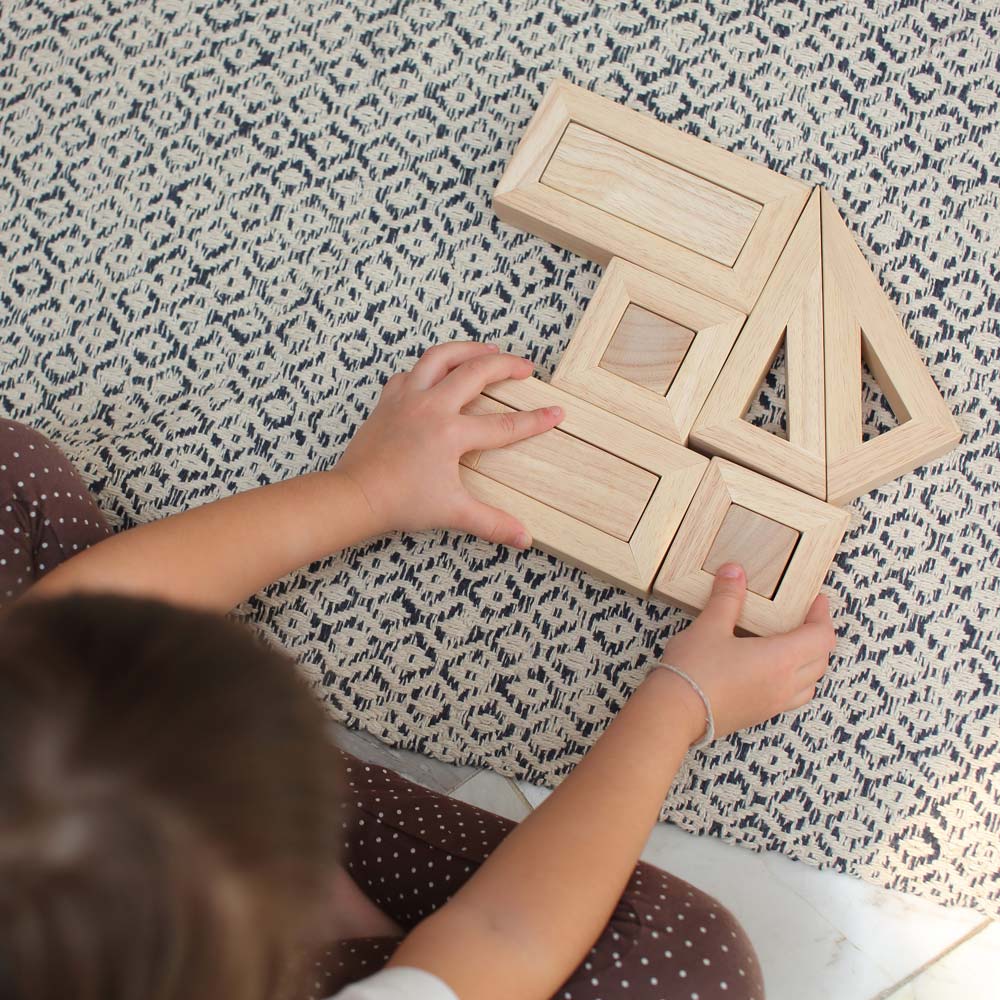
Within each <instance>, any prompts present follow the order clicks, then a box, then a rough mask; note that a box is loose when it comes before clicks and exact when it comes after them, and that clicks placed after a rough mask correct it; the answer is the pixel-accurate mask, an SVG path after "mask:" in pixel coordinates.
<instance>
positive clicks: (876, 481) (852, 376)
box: [821, 191, 961, 504]
mask: <svg viewBox="0 0 1000 1000" xmlns="http://www.w3.org/2000/svg"><path fill="white" fill-rule="evenodd" d="M821 206H822V226H823V303H824V305H823V308H824V327H825V360H826V426H827V499H828V500H829V501H830V502H831V503H838V504H839V503H847V502H849V501H850V500H853V499H854V498H855V497H858V496H861V495H862V494H863V493H867V492H868V491H869V490H872V489H875V488H876V487H878V486H881V485H883V484H885V483H887V482H889V481H891V480H893V479H895V478H897V477H898V476H901V475H903V474H905V473H907V472H911V471H912V470H913V469H915V468H917V467H918V466H920V465H923V464H925V463H927V462H930V461H932V460H934V459H935V458H938V457H940V456H941V455H943V454H945V453H947V452H948V451H950V450H951V449H952V448H954V447H955V446H956V445H957V444H958V442H959V441H960V440H961V431H960V430H959V427H958V424H957V423H956V422H955V418H954V417H953V416H952V413H951V410H950V409H949V407H948V405H947V403H945V401H944V399H943V398H942V396H941V393H940V391H939V390H938V387H937V386H936V385H935V384H934V379H933V378H932V377H931V374H930V372H929V371H928V370H927V368H926V366H925V365H924V362H923V359H922V358H921V356H920V352H919V351H918V350H917V347H916V345H915V344H914V343H913V341H912V340H911V339H910V337H909V335H908V334H907V333H906V330H905V329H904V328H903V325H902V323H901V322H900V320H899V317H898V316H897V315H896V311H895V309H894V308H893V306H892V303H891V302H890V301H889V299H888V297H887V296H886V294H885V292H884V291H883V290H882V287H881V285H880V284H879V282H878V279H877V278H876V277H875V275H874V273H873V272H872V270H871V268H870V267H869V266H868V262H867V261H866V260H865V258H864V255H863V254H862V253H861V250H860V249H859V247H858V245H857V243H856V242H855V240H854V237H853V235H852V234H851V232H850V230H849V229H848V227H847V224H846V222H845V221H844V219H843V218H842V216H841V215H840V213H839V212H838V211H837V209H836V206H835V205H834V204H833V200H832V199H831V197H830V195H829V193H828V192H827V191H823V192H822V194H821ZM862 356H864V358H865V360H866V361H867V363H868V365H869V367H870V368H871V370H872V373H873V374H874V375H875V378H876V379H877V380H878V382H879V384H880V385H881V387H882V390H883V392H885V394H886V396H887V398H888V400H889V404H890V405H891V406H892V408H893V411H894V412H895V414H896V418H897V420H899V421H900V423H899V424H898V426H896V427H893V428H891V429H890V430H888V431H886V432H885V433H884V434H880V435H879V436H878V437H875V438H873V439H871V440H869V441H863V440H862V432H863V429H862V413H861V382H862V377H861V358H862Z"/></svg>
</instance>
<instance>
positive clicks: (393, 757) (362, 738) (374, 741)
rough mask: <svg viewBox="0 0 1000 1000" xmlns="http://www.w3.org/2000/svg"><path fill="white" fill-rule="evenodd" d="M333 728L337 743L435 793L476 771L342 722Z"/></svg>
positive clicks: (448, 789)
mask: <svg viewBox="0 0 1000 1000" xmlns="http://www.w3.org/2000/svg"><path fill="white" fill-rule="evenodd" d="M330 728H331V730H332V732H333V738H334V740H336V742H337V745H338V746H339V747H341V748H342V749H343V750H346V751H347V752H348V753H350V754H354V756H355V757H359V758H360V759H361V760H363V761H364V762H365V763H366V764H380V765H381V766H382V767H388V768H390V769H391V770H393V771H396V772H397V773H398V774H401V775H402V776H403V777H404V778H409V780H410V781H414V782H416V783H417V784H418V785H423V786H424V787H425V788H433V789H434V791H436V792H445V793H448V792H450V791H451V790H452V789H453V788H457V787H458V786H459V785H460V784H461V783H462V782H463V781H465V780H467V779H468V778H470V777H472V775H474V774H476V773H477V772H476V768H474V767H465V766H461V765H457V764H445V763H444V762H443V761H440V760H434V759H433V758H432V757H425V756H424V755H423V754H420V753H413V752H412V751H410V750H398V749H397V748H396V747H390V746H388V745H387V744H385V743H383V742H382V741H381V740H380V739H378V738H377V737H375V736H372V735H371V734H370V733H366V732H363V731H362V730H360V729H348V728H347V727H346V726H344V725H342V724H341V723H339V722H331V723H330Z"/></svg>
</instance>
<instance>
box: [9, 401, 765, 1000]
mask: <svg viewBox="0 0 1000 1000" xmlns="http://www.w3.org/2000/svg"><path fill="white" fill-rule="evenodd" d="M109 534H110V528H109V527H108V524H107V522H106V520H105V518H104V516H103V515H102V514H101V512H100V510H99V509H98V508H97V505H96V504H95V503H94V501H93V499H92V498H91V496H90V494H89V493H88V491H87V487H86V485H85V484H84V483H83V481H82V480H81V479H80V477H79V475H78V474H77V473H76V471H75V469H73V467H72V465H71V464H70V463H69V461H68V459H67V458H66V457H65V456H64V455H63V454H62V453H61V452H60V451H59V450H58V449H57V448H56V446H55V445H53V444H52V443H51V442H49V441H47V440H46V439H45V438H44V437H42V436H41V435H40V434H38V433H37V432H35V431H33V430H30V429H29V428H27V427H24V426H23V425H21V424H17V423H13V422H12V421H9V420H0V606H2V605H3V604H4V603H9V602H10V601H11V600H14V599H15V598H16V597H17V596H19V595H20V594H21V593H22V592H23V591H24V590H26V589H27V588H28V587H29V586H30V585H31V584H32V583H34V582H35V581H36V580H38V579H40V578H41V577H42V576H44V575H45V574H46V573H47V572H49V571H50V570H52V569H53V568H54V567H55V566H57V565H59V563H61V562H63V561H64V560H66V559H69V558H71V557H72V556H73V555H75V554H76V553H78V552H81V551H83V550H84V549H86V548H88V547H89V546H90V545H93V544H94V543H95V542H98V541H100V540H101V539H102V538H105V537H106V536H107V535H109ZM344 759H345V770H346V776H347V782H348V794H347V796H346V800H345V802H344V807H343V820H342V833H343V844H342V847H343V851H344V865H345V867H346V868H347V870H348V872H349V873H350V875H351V877H352V878H353V879H354V881H355V882H357V884H358V885H359V886H360V887H361V889H362V890H363V891H364V893H365V894H366V895H367V896H368V898H369V899H371V900H372V902H374V903H375V904H376V905H377V906H378V907H380V908H381V909H382V910H383V912H385V913H386V914H388V915H389V916H390V917H392V919H393V920H394V921H395V922H396V923H398V924H399V925H401V926H402V927H403V928H405V929H410V928H412V927H415V926H416V925H417V924H418V923H419V922H420V921H421V920H422V919H423V918H424V917H426V916H428V915H429V914H430V913H433V912H434V910H436V909H437V908H438V907H440V906H443V905H444V904H445V903H446V902H447V901H448V899H450V898H451V896H452V895H454V893H455V892H456V891H457V890H458V889H459V888H460V887H461V886H462V885H463V884H464V883H465V882H466V881H467V880H468V879H469V878H470V877H471V876H472V875H473V874H474V873H475V871H476V869H477V868H478V867H479V865H480V864H482V862H483V861H485V860H486V858H487V857H489V855H490V853H491V851H492V850H493V849H494V848H495V847H496V846H497V845H498V844H499V843H500V841H501V840H503V838H504V837H505V836H506V835H507V834H508V833H509V832H510V831H511V830H512V829H513V828H514V825H515V824H514V823H512V822H510V821H509V820H507V819H504V818H502V817H500V816H496V815H494V814H493V813H490V812H486V811H485V810H482V809H477V808H475V807H474V806H469V805H466V804H464V803H461V802H456V801H454V800H453V799H449V798H448V797H447V796H444V795H439V794H437V793H436V792H432V791H430V790H428V789H426V788H422V787H421V786H419V785H415V784H413V783H412V782H409V781H406V780H405V779H404V778H402V777H400V776H399V775H398V774H396V773H394V772H393V771H389V770H388V769H386V768H383V767H378V766H376V765H374V764H365V763H364V762H362V761H359V760H357V759H356V758H354V757H351V756H350V755H348V754H344ZM399 940H400V939H398V938H392V937H385V938H352V939H349V940H342V941H336V942H331V943H330V944H329V945H328V946H327V947H325V948H323V949H321V951H320V952H319V953H318V954H317V955H315V956H314V957H313V958H312V960H311V962H310V965H309V970H308V971H309V975H308V976H307V977H306V982H305V984H304V990H303V993H302V995H303V996H308V997H310V998H315V1000H320V998H323V997H328V996H330V995H331V994H334V993H336V992H337V991H338V990H340V989H342V988H343V987H344V986H346V985H348V984H349V983H352V982H356V981H358V980H359V979H364V978H365V977H366V976H370V975H373V974H374V973H375V972H377V971H378V970H379V969H381V968H382V967H383V966H384V965H385V963H386V962H387V961H388V960H389V958H390V957H391V955H392V953H393V951H395V949H396V947H397V945H398V944H399ZM763 996H764V988H763V982H762V979H761V973H760V967H759V965H758V963H757V957H756V955H755V954H754V951H753V948H752V946H751V945H750V942H749V940H748V939H747V937H746V935H745V933H744V932H743V930H742V928H741V927H740V926H739V924H737V922H736V920H735V918H734V917H733V916H732V915H731V914H730V913H729V912H728V911H727V910H726V909H724V908H723V907H722V906H721V905H720V904H719V903H717V902H716V901H715V900H714V899H712V898H711V897H710V896H707V895H705V893H703V892H701V891H700V890H698V889H695V888H694V887H693V886H691V885H689V884H688V883H686V882H684V881H682V880H681V879H677V878H674V877H673V876H672V875H668V874H667V873H666V872H662V871H660V870H659V869H657V868H653V867H652V866H650V865H646V864H639V865H638V866H637V867H636V870H635V872H634V873H633V875H632V877H631V879H630V880H629V883H628V885H627V887H626V889H625V892H624V893H623V894H622V898H621V900H620V901H619V904H618V906H617V907H616V909H615V911H614V913H613V914H612V917H611V919H610V921H609V922H608V925H607V927H606V928H605V930H604V932H603V933H602V934H601V936H600V938H599V939H598V940H597V941H596V942H595V944H594V946H593V948H592V949H591V950H590V952H589V954H588V955H587V956H586V958H585V959H584V961H583V962H581V963H580V966H579V968H578V969H577V970H576V971H575V972H574V973H573V975H572V976H570V978H569V979H568V980H567V981H566V983H564V984H563V986H562V987H561V988H560V989H559V990H558V991H557V992H556V994H555V997H556V998H559V1000H620V998H626V997H636V998H642V1000H720V998H726V1000H763Z"/></svg>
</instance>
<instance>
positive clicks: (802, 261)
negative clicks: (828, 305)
mask: <svg viewBox="0 0 1000 1000" xmlns="http://www.w3.org/2000/svg"><path fill="white" fill-rule="evenodd" d="M783 333H785V346H786V352H785V361H786V371H787V376H788V380H787V409H788V440H785V439H783V438H779V437H777V436H776V435H774V434H771V433H770V432H768V431H767V430H765V429H763V428H761V427H755V426H754V425H753V424H750V423H748V422H747V421H746V420H744V419H743V415H744V414H745V413H746V411H747V408H748V407H749V405H750V403H751V401H752V399H753V397H754V395H755V393H756V392H757V390H758V387H759V385H760V383H761V381H762V380H763V379H764V378H765V377H766V375H767V373H768V371H769V370H770V367H771V364H772V362H773V359H774V355H775V352H776V351H777V349H778V347H779V345H780V342H781V337H782V334H783ZM823 343H824V338H823V307H822V259H821V250H820V195H819V188H816V189H815V190H814V191H813V193H812V195H811V196H810V199H809V203H808V204H807V205H806V208H805V209H804V211H803V213H802V217H801V218H800V219H799V222H798V224H797V225H796V227H795V230H794V231H793V233H792V235H791V237H790V238H789V240H788V245H787V246H786V247H785V249H784V251H783V252H782V254H781V257H780V258H779V259H778V263H777V265H776V266H775V268H774V271H773V272H772V274H771V276H770V278H769V279H768V282H767V285H766V286H765V288H764V291H763V292H762V293H761V296H760V299H759V300H758V302H757V305H756V306H755V307H754V309H753V311H752V312H751V313H750V315H749V317H748V318H747V321H746V323H745V324H744V326H743V330H742V332H741V333H740V336H739V338H738V339H737V341H736V345H735V346H734V347H733V350H732V351H731V352H730V355H729V358H728V360H727V361H726V363H725V365H724V366H723V369H722V372H721V374H720V375H719V377H718V379H717V380H716V382H715V385H714V386H713V387H712V390H711V392H710V393H709V395H708V399H707V400H706V402H705V405H704V406H703V407H702V409H701V412H700V413H699V414H698V417H697V419H696V420H695V422H694V426H693V427H692V429H691V434H690V438H689V441H690V444H691V446H692V447H695V448H698V449H699V450H701V451H705V452H707V453H708V454H711V455H719V456H721V457H724V458H728V459H730V460H731V461H735V462H740V463H742V464H743V465H747V466H749V467H750V468H753V469H756V470H757V471H758V472H761V473H763V474H765V475H768V476H772V477H773V478H775V479H778V480H780V481H782V482H784V483H787V484H788V485H789V486H794V487H795V488H796V489H799V490H802V491H803V492H805V493H809V494H810V495H812V496H814V497H817V498H819V499H824V498H825V497H826V489H827V484H826V464H827V455H826V438H825V434H826V430H825V427H826V410H825V404H824V391H825V388H824V380H823V365H824V359H823Z"/></svg>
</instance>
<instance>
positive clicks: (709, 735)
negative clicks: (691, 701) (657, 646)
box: [655, 663, 715, 750]
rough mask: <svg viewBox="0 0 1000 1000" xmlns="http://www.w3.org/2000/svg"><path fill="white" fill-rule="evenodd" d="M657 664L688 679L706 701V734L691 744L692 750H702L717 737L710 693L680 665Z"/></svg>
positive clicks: (699, 695)
mask: <svg viewBox="0 0 1000 1000" xmlns="http://www.w3.org/2000/svg"><path fill="white" fill-rule="evenodd" d="M655 666H657V667H661V668H662V669H663V670H669V671H670V672H671V673H672V674H677V676H678V677H683V678H684V680H686V681H687V682H688V684H690V685H691V687H693V688H694V690H695V693H696V694H697V695H698V697H699V698H701V700H702V702H703V703H704V705H705V735H704V736H702V738H701V739H700V740H698V742H697V743H692V744H691V749H692V750H700V749H701V748H702V747H703V746H705V745H706V744H708V743H711V742H712V740H714V739H715V719H714V718H713V716H712V703H711V702H710V701H709V700H708V695H707V694H705V692H704V691H702V689H701V687H700V686H699V685H698V682H697V681H696V680H695V679H694V678H693V677H691V676H690V675H688V674H686V673H685V672H684V671H683V670H681V669H680V668H679V667H675V666H674V665H673V664H672V663H657V664H655Z"/></svg>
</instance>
